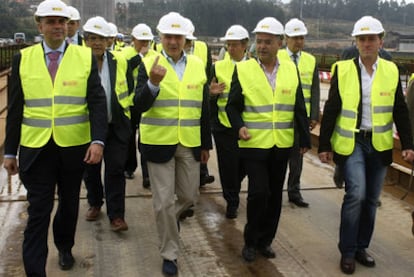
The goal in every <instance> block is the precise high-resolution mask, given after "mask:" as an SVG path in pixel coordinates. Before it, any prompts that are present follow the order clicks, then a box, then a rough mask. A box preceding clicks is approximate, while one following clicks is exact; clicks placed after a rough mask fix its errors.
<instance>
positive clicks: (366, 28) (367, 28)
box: [361, 27, 369, 31]
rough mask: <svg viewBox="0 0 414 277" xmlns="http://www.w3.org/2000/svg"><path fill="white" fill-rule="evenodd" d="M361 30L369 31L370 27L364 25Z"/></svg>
mask: <svg viewBox="0 0 414 277" xmlns="http://www.w3.org/2000/svg"><path fill="white" fill-rule="evenodd" d="M361 31H369V27H362V28H361Z"/></svg>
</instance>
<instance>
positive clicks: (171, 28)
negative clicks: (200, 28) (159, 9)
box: [157, 12, 188, 36]
mask: <svg viewBox="0 0 414 277" xmlns="http://www.w3.org/2000/svg"><path fill="white" fill-rule="evenodd" d="M157 30H158V31H159V32H160V33H161V34H170V35H183V36H186V35H187V34H188V28H187V23H186V21H185V19H184V17H183V16H182V15H180V14H179V13H176V12H170V13H168V14H166V15H164V16H162V17H161V18H160V21H159V22H158V25H157Z"/></svg>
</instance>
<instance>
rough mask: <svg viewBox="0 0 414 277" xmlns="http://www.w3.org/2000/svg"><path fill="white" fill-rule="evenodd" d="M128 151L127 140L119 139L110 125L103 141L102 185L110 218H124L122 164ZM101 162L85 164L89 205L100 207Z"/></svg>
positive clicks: (101, 195) (101, 192)
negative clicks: (103, 165) (103, 164)
mask: <svg viewBox="0 0 414 277" xmlns="http://www.w3.org/2000/svg"><path fill="white" fill-rule="evenodd" d="M127 152H128V141H120V140H119V138H118V137H117V136H116V134H115V132H114V130H113V129H112V128H111V127H110V128H109V129H108V135H107V139H106V142H105V148H104V157H103V160H104V162H105V170H104V185H105V199H106V211H107V214H108V217H109V219H110V220H112V219H114V218H118V217H120V218H122V219H123V218H124V215H125V176H124V166H125V161H126V158H127ZM101 167H102V163H99V164H95V165H87V167H86V172H85V185H86V189H87V190H88V193H87V198H88V203H89V205H90V206H94V207H100V206H102V204H103V197H104V188H103V186H102V177H101Z"/></svg>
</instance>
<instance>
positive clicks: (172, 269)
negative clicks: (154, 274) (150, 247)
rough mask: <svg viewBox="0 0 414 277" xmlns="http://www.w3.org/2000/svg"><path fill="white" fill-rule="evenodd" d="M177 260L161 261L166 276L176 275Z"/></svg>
mask: <svg viewBox="0 0 414 277" xmlns="http://www.w3.org/2000/svg"><path fill="white" fill-rule="evenodd" d="M177 271H178V268H177V260H174V261H170V260H166V259H164V260H163V261H162V272H163V273H164V274H165V275H167V276H175V275H177Z"/></svg>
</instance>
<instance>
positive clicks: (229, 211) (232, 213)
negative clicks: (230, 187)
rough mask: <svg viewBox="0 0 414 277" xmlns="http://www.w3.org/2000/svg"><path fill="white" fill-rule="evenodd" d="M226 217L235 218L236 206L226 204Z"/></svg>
mask: <svg viewBox="0 0 414 277" xmlns="http://www.w3.org/2000/svg"><path fill="white" fill-rule="evenodd" d="M226 218H228V219H234V218H237V207H234V206H227V209H226Z"/></svg>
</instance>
